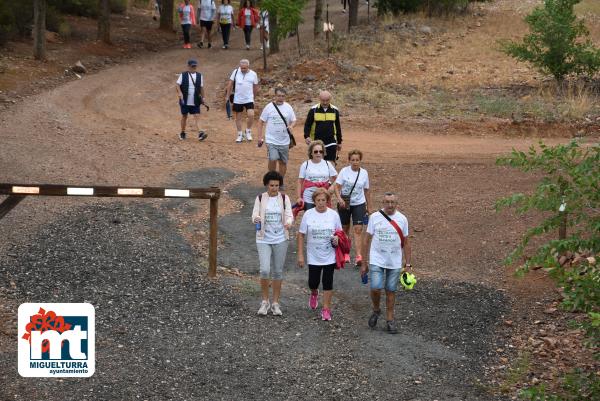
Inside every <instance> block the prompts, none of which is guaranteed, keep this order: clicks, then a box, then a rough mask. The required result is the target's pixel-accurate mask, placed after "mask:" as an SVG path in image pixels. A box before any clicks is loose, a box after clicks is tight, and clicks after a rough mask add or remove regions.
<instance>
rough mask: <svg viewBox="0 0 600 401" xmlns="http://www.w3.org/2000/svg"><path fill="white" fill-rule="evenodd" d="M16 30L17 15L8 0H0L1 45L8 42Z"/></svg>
mask: <svg viewBox="0 0 600 401" xmlns="http://www.w3.org/2000/svg"><path fill="white" fill-rule="evenodd" d="M14 30H15V17H14V15H13V13H12V10H11V8H10V7H9V6H8V2H7V0H0V46H2V45H4V44H6V42H7V41H8V39H9V38H10V35H11V33H13V31H14Z"/></svg>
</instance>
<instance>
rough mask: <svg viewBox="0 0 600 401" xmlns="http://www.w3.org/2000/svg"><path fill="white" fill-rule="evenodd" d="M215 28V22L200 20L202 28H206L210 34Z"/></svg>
mask: <svg viewBox="0 0 600 401" xmlns="http://www.w3.org/2000/svg"><path fill="white" fill-rule="evenodd" d="M212 26H213V21H202V20H200V28H202V27H204V28H206V30H207V31H208V32H210V31H211V29H212Z"/></svg>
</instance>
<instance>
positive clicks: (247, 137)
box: [246, 131, 252, 142]
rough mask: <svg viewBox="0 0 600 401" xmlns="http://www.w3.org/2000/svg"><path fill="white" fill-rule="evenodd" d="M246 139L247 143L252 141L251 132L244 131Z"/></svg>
mask: <svg viewBox="0 0 600 401" xmlns="http://www.w3.org/2000/svg"><path fill="white" fill-rule="evenodd" d="M246 139H247V140H248V142H250V141H252V132H250V131H246Z"/></svg>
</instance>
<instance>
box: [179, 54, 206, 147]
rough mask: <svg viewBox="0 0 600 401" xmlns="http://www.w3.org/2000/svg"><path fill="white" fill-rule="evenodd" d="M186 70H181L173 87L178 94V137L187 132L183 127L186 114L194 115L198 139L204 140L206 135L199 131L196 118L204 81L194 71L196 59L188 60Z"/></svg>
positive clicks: (200, 75) (198, 115)
mask: <svg viewBox="0 0 600 401" xmlns="http://www.w3.org/2000/svg"><path fill="white" fill-rule="evenodd" d="M187 64H188V70H187V71H184V72H182V73H181V74H180V75H179V78H177V84H176V85H175V89H176V90H177V96H179V108H180V109H181V132H180V133H179V139H185V138H186V136H187V134H186V132H185V128H186V125H187V117H188V114H191V115H192V116H193V117H194V125H195V128H196V131H197V132H198V140H200V141H204V140H205V139H206V137H207V136H208V135H206V133H205V132H204V131H200V129H199V125H198V119H199V117H200V105H201V104H202V103H204V100H203V99H204V82H203V78H202V74H200V73H199V72H197V71H196V68H197V67H198V61H196V60H195V59H190V60H188V63H187Z"/></svg>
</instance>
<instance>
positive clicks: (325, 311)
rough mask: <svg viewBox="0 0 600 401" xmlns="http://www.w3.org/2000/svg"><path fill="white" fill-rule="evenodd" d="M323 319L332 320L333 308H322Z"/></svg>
mask: <svg viewBox="0 0 600 401" xmlns="http://www.w3.org/2000/svg"><path fill="white" fill-rule="evenodd" d="M321 319H322V320H331V310H330V309H327V308H323V309H321Z"/></svg>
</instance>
